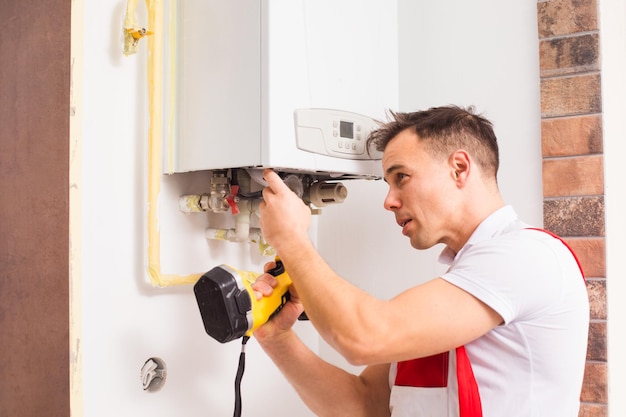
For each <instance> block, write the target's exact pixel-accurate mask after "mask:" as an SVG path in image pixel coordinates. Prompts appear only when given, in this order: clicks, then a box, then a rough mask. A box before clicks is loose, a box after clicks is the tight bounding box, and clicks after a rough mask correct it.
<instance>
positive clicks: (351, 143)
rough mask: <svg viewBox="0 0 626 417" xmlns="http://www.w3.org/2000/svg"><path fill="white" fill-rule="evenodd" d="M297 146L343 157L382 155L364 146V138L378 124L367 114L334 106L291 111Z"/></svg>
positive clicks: (369, 157)
mask: <svg viewBox="0 0 626 417" xmlns="http://www.w3.org/2000/svg"><path fill="white" fill-rule="evenodd" d="M294 119H295V127H296V129H295V130H296V144H297V146H298V149H301V150H303V151H307V152H313V153H318V154H321V155H327V156H333V157H336V158H344V159H365V160H374V159H381V158H382V153H381V152H378V151H377V150H376V149H374V148H372V149H369V152H368V150H367V138H368V136H369V134H370V132H371V131H372V130H375V129H376V128H377V127H378V124H377V123H376V121H375V120H374V119H372V118H370V117H368V116H364V115H361V114H357V113H351V112H348V111H343V110H333V109H297V110H296V111H295V112H294Z"/></svg>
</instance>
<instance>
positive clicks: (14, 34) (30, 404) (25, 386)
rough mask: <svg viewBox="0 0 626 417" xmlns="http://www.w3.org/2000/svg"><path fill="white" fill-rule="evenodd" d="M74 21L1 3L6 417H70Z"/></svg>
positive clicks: (0, 396) (2, 415)
mask: <svg viewBox="0 0 626 417" xmlns="http://www.w3.org/2000/svg"><path fill="white" fill-rule="evenodd" d="M70 11H71V2H69V1H60V0H42V1H37V2H24V1H18V0H0V266H1V267H2V269H1V271H2V272H1V275H0V417H9V416H21V417H30V416H33V417H34V416H69V414H70V408H69V404H70V403H69V358H70V355H69V289H68V287H69V284H68V270H69V200H68V196H69V189H68V187H69V168H68V167H69V162H68V161H69V158H68V153H69V152H68V149H69V92H70Z"/></svg>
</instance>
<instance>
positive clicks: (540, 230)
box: [528, 227, 587, 282]
mask: <svg viewBox="0 0 626 417" xmlns="http://www.w3.org/2000/svg"><path fill="white" fill-rule="evenodd" d="M528 230H537V231H539V232H544V233H547V234H549V235H550V236H552V237H553V238H555V239H558V240H560V241H561V243H562V244H564V245H565V247H566V248H567V249H569V251H570V252H571V253H572V256H573V257H574V259H575V260H576V264H577V265H578V269H580V273H581V275H582V276H583V279H584V280H585V282H587V279H586V278H585V273H584V272H583V267H582V265H581V264H580V260H579V259H578V256H576V253H575V252H574V249H572V247H571V246H570V245H569V244H568V243H567V242H566V241H565V240H563V239H562V238H561V236H559V235H557V234H555V233H552V232H551V231H549V230H546V229H541V228H539V227H528Z"/></svg>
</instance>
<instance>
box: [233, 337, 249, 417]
mask: <svg viewBox="0 0 626 417" xmlns="http://www.w3.org/2000/svg"><path fill="white" fill-rule="evenodd" d="M248 339H250V336H244V337H243V338H242V339H241V353H240V354H239V367H238V368H237V376H235V413H234V414H233V416H234V417H241V379H242V378H243V372H244V371H245V369H246V343H248Z"/></svg>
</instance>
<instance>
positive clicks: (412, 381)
mask: <svg viewBox="0 0 626 417" xmlns="http://www.w3.org/2000/svg"><path fill="white" fill-rule="evenodd" d="M529 229H530V230H538V231H542V232H545V233H547V234H549V235H551V236H553V237H554V238H556V239H559V240H560V241H561V242H562V243H563V244H564V245H565V246H566V247H567V248H568V249H569V250H570V251H571V252H572V255H573V256H574V259H576V263H577V264H578V268H579V269H580V272H581V274H583V270H582V266H581V265H580V261H579V260H578V257H577V256H576V254H575V253H574V251H573V250H572V248H571V247H570V246H569V245H568V244H567V243H566V242H565V241H564V240H563V239H561V238H560V237H559V236H557V235H555V234H554V233H552V232H549V231H547V230H544V229H538V228H529ZM583 278H584V274H583ZM455 351H456V379H457V381H456V382H457V385H458V396H459V403H458V406H459V416H460V417H482V415H483V414H482V406H481V402H480V393H479V391H478V384H477V383H476V378H475V377H474V372H473V370H472V364H471V363H470V360H469V358H468V356H467V353H466V352H465V346H460V347H458V348H456V349H455ZM449 363H450V352H443V353H439V354H437V355H433V356H428V357H426V358H419V359H413V360H409V361H404V362H398V364H397V373H396V378H395V382H394V385H396V386H409V387H418V388H445V387H448V371H449V369H448V366H449Z"/></svg>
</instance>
